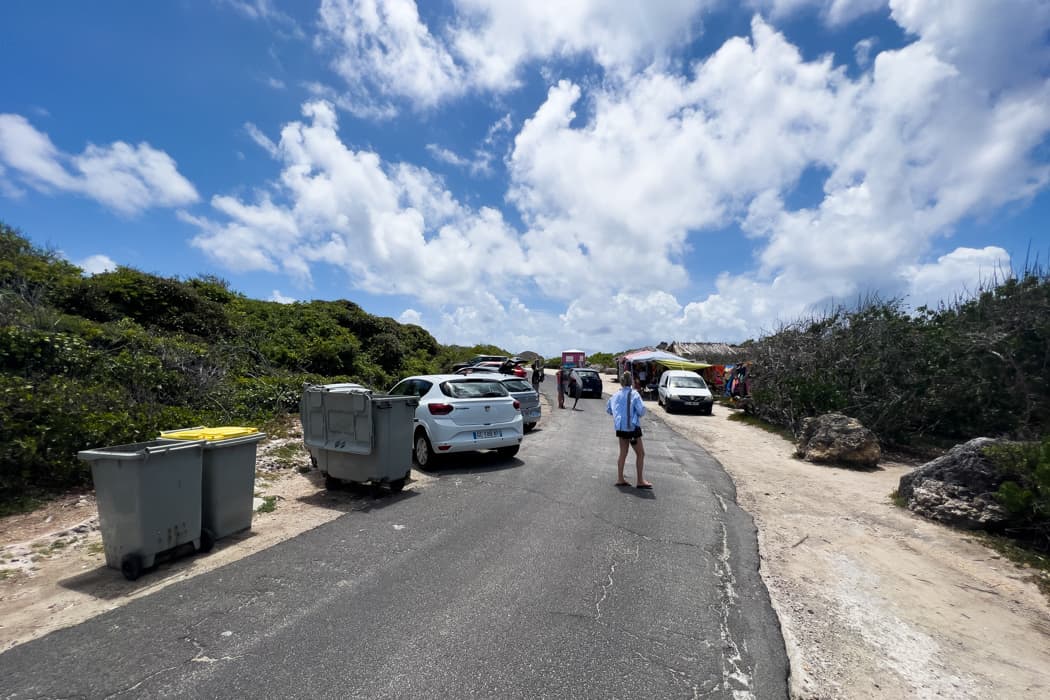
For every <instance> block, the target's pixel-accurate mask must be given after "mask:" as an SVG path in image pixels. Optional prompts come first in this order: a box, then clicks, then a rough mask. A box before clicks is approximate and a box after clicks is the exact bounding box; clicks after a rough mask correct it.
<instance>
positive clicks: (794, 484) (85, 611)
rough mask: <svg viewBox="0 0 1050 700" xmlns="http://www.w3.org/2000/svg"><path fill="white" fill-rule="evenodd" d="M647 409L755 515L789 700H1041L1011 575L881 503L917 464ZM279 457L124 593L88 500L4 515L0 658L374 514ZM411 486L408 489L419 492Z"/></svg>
mask: <svg viewBox="0 0 1050 700" xmlns="http://www.w3.org/2000/svg"><path fill="white" fill-rule="evenodd" d="M609 386H610V387H611V386H612V385H611V384H610V385H609ZM544 400H545V399H544ZM545 406H546V410H548V411H549V409H550V406H549V404H546V403H545ZM648 407H649V410H650V416H651V417H650V418H647V420H653V419H658V420H663V421H666V422H667V423H668V424H669V425H670V426H671V427H672V428H674V429H675V430H676V431H678V432H679V433H681V434H682V435H683V436H685V437H687V438H689V439H690V440H692V441H693V442H695V443H696V444H698V445H700V446H701V447H703V448H704V449H706V450H707V451H708V452H710V453H711V455H712V456H714V457H715V458H716V459H718V460H719V462H721V463H722V464H723V465H724V467H725V468H726V470H727V472H728V473H729V475H730V476H731V477H732V479H733V481H734V482H735V483H736V487H737V499H738V501H739V503H740V505H741V507H743V508H744V509H745V510H746V511H748V512H749V513H750V514H751V515H752V517H753V518H754V520H755V524H756V526H757V528H758V540H759V550H760V554H761V560H762V561H761V574H762V578H763V580H764V581H765V583H766V586H767V587H768V589H769V593H770V597H771V599H772V601H773V605H774V608H775V609H776V611H777V614H778V616H779V617H780V621H781V625H782V628H783V633H784V638H785V641H786V644H787V647H788V655H789V657H790V659H791V668H792V671H791V690H792V695H793V696H794V697H797V698H875V697H878V698H936V697H942V698H943V697H951V698H988V697H997V698H1014V697H1016V698H1021V697H1025V698H1027V697H1042V696H1050V605H1048V603H1047V601H1046V599H1045V598H1044V597H1043V596H1042V594H1041V593H1040V592H1039V591H1038V589H1037V588H1036V587H1035V585H1034V584H1032V583H1030V582H1029V581H1028V578H1029V576H1030V574H1029V573H1028V572H1026V571H1025V570H1024V569H1021V568H1018V567H1016V566H1015V565H1014V564H1012V563H1010V562H1009V561H1007V560H1005V559H1002V558H1000V557H999V555H998V554H996V553H995V552H993V551H992V550H990V549H988V548H986V547H984V546H983V545H981V544H979V543H978V542H976V541H974V540H973V539H972V538H971V537H969V536H968V535H967V534H966V533H962V532H958V531H955V530H951V529H948V528H945V527H942V526H939V525H936V524H934V523H929V522H926V521H924V520H921V519H920V518H918V517H916V516H913V515H911V514H910V513H909V512H907V511H904V510H901V509H899V508H897V507H896V506H894V505H893V504H892V503H891V501H890V500H889V494H890V492H891V491H893V490H894V489H895V488H896V486H897V481H898V480H899V478H900V476H901V475H902V474H904V473H906V472H907V471H908V470H910V469H912V468H913V465H908V464H902V463H896V462H885V463H883V464H882V465H881V468H880V469H879V470H877V471H873V472H857V471H850V470H845V469H836V468H830V467H823V466H817V465H813V464H809V463H806V462H802V461H800V460H797V459H795V458H794V457H792V451H793V445H792V444H791V443H789V442H788V441H785V440H784V439H782V438H780V437H779V436H777V435H774V434H771V433H767V432H765V431H762V430H760V429H757V428H754V427H751V426H748V425H745V424H742V423H737V422H735V421H730V420H728V417H729V415H730V413H731V412H730V410H729V409H726V408H724V407H722V406H716V407H715V412H714V415H713V416H695V415H668V414H666V412H665V411H664V410H663V409H662V408H660V407H658V406H657V405H656V403H655V402H650V403H649V404H648ZM289 444H298V445H301V444H302V443H301V436H299V435H291V436H289V437H286V438H282V439H278V440H267V441H265V442H263V443H261V444H260V448H259V458H258V462H257V475H258V478H257V480H256V490H257V493H258V494H259V495H261V496H275V497H276V498H277V500H276V504H275V505H276V507H275V509H274V510H273V511H272V512H269V513H257V514H256V515H255V518H254V520H253V523H252V529H251V531H250V532H248V533H245V534H243V535H239V536H233V537H229V538H226V539H223V540H220V541H219V542H218V543H217V544H216V547H215V550H213V551H212V553H210V554H209V555H207V556H189V557H185V558H180V559H175V560H172V561H170V562H165V563H161V564H160V565H159V567H158V569H157V571H155V572H151V573H149V574H147V575H146V576H144V577H143V578H142V579H139V580H138V581H135V582H129V581H125V580H124V578H123V577H122V576H121V575H120V573H119V572H117V571H113V570H111V569H107V568H106V567H105V562H104V558H103V554H102V546H101V536H100V534H99V532H98V529H97V515H96V509H95V503H94V500H93V497H92V496H91V494H90V493H84V494H72V495H70V496H68V497H66V498H63V499H59V500H56V501H54V502H52V503H50V504H48V505H47V506H46V507H44V508H41V509H40V510H38V511H35V512H33V513H29V514H26V515H21V516H13V517H8V518H4V519H0V651H2V650H5V649H8V648H10V647H12V646H15V645H17V644H21V643H24V642H26V641H29V640H31V639H35V638H37V637H40V636H43V635H45V634H47V633H48V632H51V631H53V630H55V629H60V628H62V627H67V626H71V625H75V624H78V623H79V622H82V621H84V620H86V619H89V618H91V617H93V616H95V615H97V614H99V613H102V612H104V611H106V610H109V609H112V608H115V607H117V606H120V605H123V604H124V603H126V602H128V601H130V600H133V599H135V598H138V597H141V596H145V595H149V594H150V593H152V592H154V591H156V590H159V589H161V588H163V587H165V586H168V585H170V584H172V583H174V582H176V581H181V580H185V579H187V578H191V577H193V576H196V575H197V574H199V573H202V572H204V571H210V570H212V569H215V568H217V567H220V566H222V565H224V564H226V563H229V562H231V561H235V560H237V559H240V558H241V557H244V556H248V555H250V554H252V553H254V552H257V551H260V550H261V549H264V548H266V547H269V546H272V545H273V544H276V543H277V542H280V541H282V540H285V539H288V538H290V537H294V536H296V535H298V534H300V533H302V532H304V531H306V530H309V529H312V528H314V527H317V526H318V525H321V524H323V523H326V522H328V521H330V520H332V519H334V518H336V517H338V516H340V515H342V514H343V513H346V512H349V511H351V510H355V509H356V510H365V509H368V508H370V507H372V503H374V501H373V499H372V497H371V496H370V495H369V494H367V493H355V492H337V493H329V492H326V491H325V490H324V484H323V481H322V480H321V478H320V475H319V473H318V472H316V471H310V472H306V473H300V471H299V469H298V467H299V466H305V465H306V463H307V462H308V458H307V457H306V456H305V453H296V454H293V455H292V456H289V453H290V452H291V451H290V450H289V449H288V447H287V446H288V445H289ZM282 448H284V449H282ZM412 477H413V478H412V481H411V482H410V483H409V484H408V486H407V487H406V488H407V489H417V490H418V489H424V488H426V486H427V484H428V483H429V482H431V481H432V477H430V476H428V475H426V474H424V473H421V472H415V471H413V473H412ZM657 487H658V488H659V485H657Z"/></svg>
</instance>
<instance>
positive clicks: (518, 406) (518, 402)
mask: <svg viewBox="0 0 1050 700" xmlns="http://www.w3.org/2000/svg"><path fill="white" fill-rule="evenodd" d="M514 408H521V401H518V400H517V399H514Z"/></svg>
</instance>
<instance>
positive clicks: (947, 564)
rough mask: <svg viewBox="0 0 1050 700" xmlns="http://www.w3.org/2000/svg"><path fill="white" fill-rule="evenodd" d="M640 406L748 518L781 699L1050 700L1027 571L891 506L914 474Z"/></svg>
mask: <svg viewBox="0 0 1050 700" xmlns="http://www.w3.org/2000/svg"><path fill="white" fill-rule="evenodd" d="M650 410H651V411H652V412H653V413H656V414H659V415H660V416H661V417H662V418H664V419H666V420H667V422H668V423H669V424H670V425H671V426H672V427H673V428H674V429H675V430H677V431H678V432H679V433H681V434H682V435H684V436H686V437H688V438H689V439H690V440H693V441H695V442H696V443H698V444H699V445H701V446H702V447H704V448H705V449H706V450H707V451H708V452H710V453H711V454H712V455H713V456H714V457H715V458H716V459H718V461H719V462H721V463H722V464H723V465H724V466H725V468H726V471H728V472H729V474H730V476H731V477H732V478H733V481H734V482H735V483H736V486H737V500H738V502H739V504H740V505H741V507H742V508H744V510H746V511H748V512H749V513H750V514H751V515H752V516H753V517H754V520H755V525H756V526H757V528H758V543H759V551H760V553H761V559H762V563H761V573H762V578H763V580H764V581H765V582H766V586H767V587H768V588H769V593H770V597H771V598H772V600H773V605H774V607H775V609H776V611H777V614H778V615H779V617H780V621H781V626H782V629H783V632H784V638H785V641H786V643H787V648H788V655H789V657H790V659H791V673H792V678H791V690H792V695H793V696H794V697H798V698H1034V697H1050V605H1048V603H1047V600H1046V598H1045V597H1044V596H1043V595H1042V593H1040V591H1039V590H1038V588H1037V587H1036V586H1035V584H1033V583H1031V582H1030V581H1029V579H1030V578H1031V576H1032V572H1031V571H1030V570H1025V569H1022V568H1018V567H1017V566H1015V565H1014V564H1012V563H1011V562H1009V561H1007V560H1005V559H1002V558H1000V557H999V555H998V554H996V553H995V552H994V551H992V550H990V549H988V548H987V547H985V546H983V545H981V544H979V543H977V542H976V541H974V540H973V539H972V538H971V537H970V536H969V535H967V534H966V533H964V532H959V531H956V530H952V529H949V528H946V527H943V526H941V525H937V524H934V523H931V522H928V521H925V520H923V519H921V518H919V517H917V516H915V515H912V514H911V513H910V512H909V511H907V510H903V509H901V508H898V507H897V506H895V505H894V504H893V503H892V502H891V500H890V498H889V494H890V493H891V492H892V491H894V490H895V489H896V488H897V484H898V482H899V480H900V477H901V475H903V474H905V473H907V472H908V471H910V470H911V469H912V468H913V465H907V464H902V463H896V462H888V461H887V462H883V463H882V464H881V465H880V466H881V468H880V469H878V470H876V471H867V472H865V471H853V470H849V469H839V468H834V467H827V466H818V465H814V464H810V463H808V462H804V461H801V460H798V459H795V458H794V457H793V456H792V452H793V449H794V445H793V444H792V443H791V442H789V441H787V440H785V439H783V438H781V437H779V436H777V435H775V434H772V433H768V432H766V431H763V430H760V429H757V428H754V427H751V426H748V425H746V424H743V423H738V422H735V421H730V420H728V416H729V414H730V413H731V410H730V409H727V408H724V407H722V406H717V405H716V406H715V409H714V415H713V416H695V415H667V413H666V412H665V411H664V410H663V409H662V408H660V407H658V406H656V404H655V403H651V404H650ZM657 488H659V485H657Z"/></svg>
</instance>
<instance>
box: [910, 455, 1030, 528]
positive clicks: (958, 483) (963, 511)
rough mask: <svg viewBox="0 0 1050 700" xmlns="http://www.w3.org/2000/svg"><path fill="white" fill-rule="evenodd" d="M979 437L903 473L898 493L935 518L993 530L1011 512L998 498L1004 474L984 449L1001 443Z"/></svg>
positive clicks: (924, 513)
mask: <svg viewBox="0 0 1050 700" xmlns="http://www.w3.org/2000/svg"><path fill="white" fill-rule="evenodd" d="M998 442H999V441H998V440H993V439H991V438H975V439H973V440H970V441H969V442H967V443H963V444H962V445H956V446H955V447H953V448H952V449H951V450H949V451H948V453H947V454H946V455H944V456H942V457H938V458H937V459H935V460H933V461H932V462H927V463H926V464H924V465H922V466H921V467H919V468H917V469H916V470H915V471H913V472H910V473H908V474H905V475H904V476H902V477H901V480H900V484H899V486H898V488H897V494H898V495H899V496H900V497H901V498H902V499H904V501H905V504H906V505H907V507H908V508H909V509H910V510H911V511H913V512H915V513H917V514H919V515H921V516H923V517H925V518H930V519H931V520H937V521H939V522H942V523H948V524H950V525H954V526H956V527H961V528H965V529H967V530H993V529H995V528H996V527H997V526H999V525H1001V524H1002V523H1004V522H1006V520H1007V519H1008V517H1009V516H1008V513H1007V512H1006V509H1004V508H1003V507H1002V506H1001V505H999V502H998V501H997V500H996V498H995V492H996V491H998V490H999V486H1000V485H1001V484H1002V483H1003V476H1002V474H1001V473H1000V470H999V469H998V468H997V467H996V466H995V464H994V463H993V462H992V461H991V460H990V459H989V458H988V457H986V456H985V455H984V453H983V449H984V448H985V447H987V446H989V445H994V444H997V443H998Z"/></svg>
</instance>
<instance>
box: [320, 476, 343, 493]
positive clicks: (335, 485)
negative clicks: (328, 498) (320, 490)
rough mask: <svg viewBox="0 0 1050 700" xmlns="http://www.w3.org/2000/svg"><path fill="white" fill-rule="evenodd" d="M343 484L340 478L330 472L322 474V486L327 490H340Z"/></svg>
mask: <svg viewBox="0 0 1050 700" xmlns="http://www.w3.org/2000/svg"><path fill="white" fill-rule="evenodd" d="M343 486H344V484H343V482H342V480H341V479H336V478H335V477H334V476H332V475H331V474H325V475H324V487H325V489H326V490H328V491H339V490H342V488H343Z"/></svg>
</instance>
